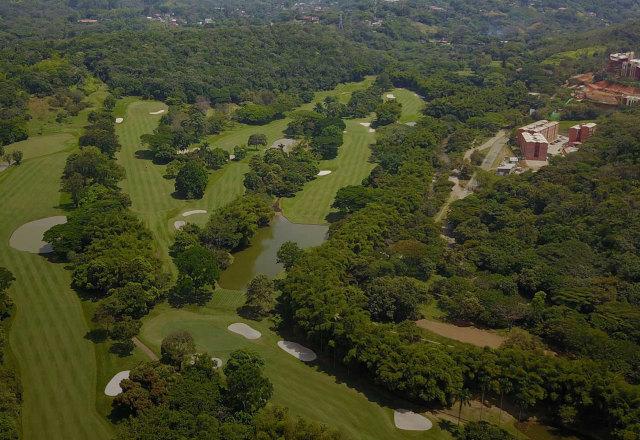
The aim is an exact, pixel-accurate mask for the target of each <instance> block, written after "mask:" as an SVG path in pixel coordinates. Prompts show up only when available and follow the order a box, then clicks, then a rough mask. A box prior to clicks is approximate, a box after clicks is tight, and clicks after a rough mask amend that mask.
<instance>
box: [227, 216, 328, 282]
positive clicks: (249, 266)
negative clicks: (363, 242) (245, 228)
mask: <svg viewBox="0 0 640 440" xmlns="http://www.w3.org/2000/svg"><path fill="white" fill-rule="evenodd" d="M328 230H329V228H328V226H325V225H303V224H298V223H291V222H290V221H289V220H287V219H286V217H284V216H283V215H280V214H278V215H276V216H275V218H274V219H273V221H272V222H271V225H270V226H269V227H268V228H262V229H259V230H258V232H257V233H256V235H255V237H254V238H253V240H252V244H251V246H249V247H248V248H247V249H244V250H242V251H240V252H238V253H236V254H234V260H233V263H232V264H231V266H230V267H229V268H228V269H227V270H225V271H224V272H223V274H222V276H221V277H220V281H219V284H220V286H221V287H223V288H225V289H234V290H240V289H244V288H246V287H247V284H249V282H250V281H251V280H252V279H253V277H255V276H256V275H258V274H264V275H267V276H269V277H274V276H276V275H277V274H278V273H280V272H281V271H282V270H283V269H284V268H283V267H282V265H281V264H278V263H277V261H276V260H277V253H278V250H279V249H280V246H282V244H283V243H284V242H285V241H295V242H296V243H298V246H300V247H301V248H303V249H305V248H309V247H313V246H319V245H321V244H322V243H323V242H324V241H325V240H326V238H327V232H328Z"/></svg>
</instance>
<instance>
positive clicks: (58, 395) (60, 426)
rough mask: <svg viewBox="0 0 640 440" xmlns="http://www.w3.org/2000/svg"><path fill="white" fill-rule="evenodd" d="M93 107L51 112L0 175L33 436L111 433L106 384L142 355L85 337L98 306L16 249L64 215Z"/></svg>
mask: <svg viewBox="0 0 640 440" xmlns="http://www.w3.org/2000/svg"><path fill="white" fill-rule="evenodd" d="M94 89H95V91H94V93H93V94H91V95H90V96H88V98H87V101H88V102H90V103H91V104H93V105H97V104H99V103H101V101H102V99H103V98H104V96H105V93H106V91H105V88H104V86H102V85H100V84H96V85H95V87H94ZM89 111H90V109H85V110H84V111H82V112H81V113H80V114H79V115H78V116H77V117H74V118H70V120H68V121H66V122H65V123H62V124H55V122H51V121H48V120H46V115H45V113H44V110H43V111H42V112H41V113H40V115H41V117H42V121H45V122H42V121H41V122H40V124H41V127H42V128H43V130H42V131H43V132H44V133H46V134H44V135H40V136H32V137H31V138H29V139H28V140H26V141H23V142H19V143H16V144H12V145H10V146H8V147H7V150H8V151H12V150H14V149H20V150H22V151H23V152H24V161H23V163H22V165H20V166H19V167H11V168H9V169H8V170H6V171H4V172H2V173H0V206H2V212H3V214H6V215H2V216H0V265H2V266H6V267H7V268H8V269H10V270H11V271H12V272H13V273H14V275H15V277H16V282H15V283H14V285H13V287H12V288H11V291H10V294H11V296H12V298H13V299H14V301H15V303H16V313H15V318H14V320H13V326H12V328H11V332H10V335H9V344H10V347H11V352H12V353H11V354H12V358H13V359H15V361H16V363H17V366H18V368H19V372H20V377H21V380H22V385H23V390H24V403H23V406H22V431H23V438H28V439H52V438H55V439H58V438H60V439H70V440H74V439H79V440H84V439H88V438H91V439H108V438H110V437H111V434H112V427H111V425H110V424H109V423H108V421H107V420H106V418H104V416H105V415H106V414H107V413H108V412H109V411H110V402H109V401H108V400H107V398H106V396H104V394H103V390H104V386H105V384H106V382H107V381H108V380H109V379H111V377H112V376H113V374H114V373H115V372H117V371H121V370H124V369H128V368H131V366H132V365H134V363H136V362H137V361H139V360H140V359H142V355H141V354H140V353H139V352H138V351H137V350H136V351H135V352H134V355H133V356H131V357H128V358H119V357H117V356H115V355H113V354H111V353H109V351H108V347H109V344H107V343H101V344H94V343H93V342H91V341H90V340H88V339H87V338H86V337H85V336H86V334H87V332H88V331H89V329H90V327H89V323H90V317H91V314H92V310H93V307H94V306H95V305H94V304H92V303H88V302H82V301H80V299H79V297H78V295H77V294H76V292H75V291H73V290H72V289H71V287H70V275H69V272H68V271H67V270H66V269H65V268H64V265H63V264H59V263H52V262H50V261H48V260H47V259H46V258H44V257H42V256H38V255H32V254H28V253H25V252H20V251H16V250H14V249H12V248H11V247H9V237H10V236H11V233H12V232H13V231H14V230H15V229H16V228H17V227H18V226H20V225H22V224H24V223H26V222H29V221H32V220H36V219H39V218H43V217H49V216H53V215H61V214H64V212H63V211H62V209H60V208H59V205H60V204H61V202H64V201H66V198H65V197H62V196H61V194H60V192H59V188H60V176H61V174H62V170H63V168H64V163H65V161H66V158H67V156H68V155H69V154H70V153H71V152H73V151H74V150H75V149H76V148H77V137H78V136H79V134H80V133H81V131H82V127H83V126H84V125H85V124H86V118H87V114H88V112H89Z"/></svg>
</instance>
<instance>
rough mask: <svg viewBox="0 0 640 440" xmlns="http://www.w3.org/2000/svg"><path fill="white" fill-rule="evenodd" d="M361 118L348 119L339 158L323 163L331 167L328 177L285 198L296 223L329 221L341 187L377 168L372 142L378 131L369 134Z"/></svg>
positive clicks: (285, 208)
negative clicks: (371, 161)
mask: <svg viewBox="0 0 640 440" xmlns="http://www.w3.org/2000/svg"><path fill="white" fill-rule="evenodd" d="M363 121H365V119H359V120H346V121H345V122H346V124H347V133H345V135H344V143H343V144H342V146H341V147H340V150H339V152H338V157H336V158H335V159H332V160H323V161H321V162H320V169H321V170H330V171H331V174H329V175H328V176H322V177H318V178H316V179H315V180H312V181H311V182H308V183H307V184H306V185H305V186H304V189H303V190H302V191H300V192H299V193H298V194H296V195H295V197H293V198H288V199H282V208H283V211H284V214H285V216H286V217H287V218H288V219H289V220H290V221H292V222H294V223H317V224H320V223H326V217H327V214H329V213H330V212H331V204H332V203H333V200H334V199H335V196H336V193H337V192H338V190H339V189H340V188H342V187H344V186H347V185H358V184H360V182H362V179H364V178H365V177H367V176H368V175H369V173H370V172H371V170H372V169H373V167H374V164H373V163H370V162H369V156H370V155H371V150H370V148H369V145H370V144H372V143H373V142H374V141H375V133H369V129H368V128H367V127H363V126H362V125H360V122H363Z"/></svg>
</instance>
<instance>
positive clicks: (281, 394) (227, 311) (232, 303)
mask: <svg viewBox="0 0 640 440" xmlns="http://www.w3.org/2000/svg"><path fill="white" fill-rule="evenodd" d="M243 301H244V296H243V295H242V294H241V293H239V292H235V291H225V290H218V291H216V292H215V295H214V300H213V301H211V302H210V303H209V305H208V306H207V307H205V308H200V309H196V308H193V309H189V310H176V309H170V308H169V307H167V306H161V307H158V308H156V310H155V311H154V312H153V313H152V315H151V316H150V317H149V318H147V319H145V325H144V327H143V329H142V332H141V337H142V339H143V341H144V342H145V343H146V344H148V345H149V346H150V347H152V348H153V349H154V350H156V352H159V346H160V342H161V341H162V338H163V337H164V336H166V335H167V334H169V333H170V332H172V331H176V330H187V331H189V332H190V333H191V334H192V335H193V336H194V338H195V340H196V344H197V347H198V350H200V351H207V352H209V353H211V354H212V355H214V356H216V357H220V358H221V359H223V361H225V362H226V360H227V359H228V357H229V353H230V352H232V351H233V350H236V349H239V348H248V349H251V350H253V351H255V352H257V353H259V354H260V355H261V356H263V357H264V359H265V361H266V374H267V375H268V376H269V378H270V380H271V381H272V382H273V384H274V397H273V402H274V403H276V404H280V405H285V406H288V407H289V408H290V409H291V412H292V413H293V414H296V415H303V416H306V417H309V418H310V419H313V420H316V421H319V422H322V423H325V424H327V425H330V426H333V427H335V428H338V429H340V430H342V431H344V432H345V433H346V434H349V435H350V437H351V438H353V439H363V440H365V439H366V440H369V439H371V440H374V439H376V440H378V439H448V438H450V436H449V435H448V434H447V433H445V432H443V431H441V430H440V429H439V428H438V426H437V425H436V424H434V428H433V429H432V430H431V431H428V432H423V433H417V432H406V431H400V430H398V429H397V428H395V426H394V424H393V409H394V408H397V407H403V408H412V407H411V405H410V404H409V403H407V402H402V401H398V400H397V399H394V398H392V397H391V396H388V395H385V394H382V393H381V392H380V390H378V389H374V388H372V387H371V386H370V385H368V384H367V382H366V381H365V380H359V379H358V376H359V374H358V373H352V374H348V373H347V372H346V371H342V370H334V369H333V367H332V360H331V359H325V358H320V360H319V361H317V362H314V363H311V364H305V363H303V362H301V361H299V360H297V359H295V358H294V357H293V356H291V355H289V354H287V353H285V352H284V351H282V350H281V349H280V348H278V346H277V345H276V344H277V342H278V341H279V340H281V339H283V338H282V337H281V336H278V335H277V334H276V333H274V332H273V331H272V330H271V329H270V325H269V322H268V321H262V322H255V321H246V320H244V319H242V318H240V317H238V316H237V315H236V313H235V309H236V308H237V307H238V306H240V305H241V304H242V303H243ZM234 322H246V323H247V324H249V325H250V326H251V327H253V328H255V329H256V330H259V331H260V332H261V333H262V337H261V338H260V339H257V340H254V341H249V340H247V339H245V338H243V337H242V336H240V335H236V334H234V333H231V332H230V331H228V330H227V326H228V325H229V324H231V323H234ZM327 373H328V374H327Z"/></svg>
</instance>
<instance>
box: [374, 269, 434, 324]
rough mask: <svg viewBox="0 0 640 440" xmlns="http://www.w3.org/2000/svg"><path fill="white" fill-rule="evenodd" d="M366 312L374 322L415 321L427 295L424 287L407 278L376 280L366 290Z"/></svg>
mask: <svg viewBox="0 0 640 440" xmlns="http://www.w3.org/2000/svg"><path fill="white" fill-rule="evenodd" d="M367 296H368V307H367V308H368V310H369V312H370V313H371V317H372V318H373V319H374V320H376V321H383V322H384V321H392V322H394V321H395V322H401V321H404V320H406V319H415V318H416V317H417V313H418V306H419V305H420V304H421V303H423V302H425V301H426V299H427V297H428V294H427V288H426V286H425V285H423V284H422V283H420V282H419V281H417V280H415V279H413V278H409V277H382V278H376V279H375V280H373V281H372V282H371V284H370V285H369V287H368V288H367Z"/></svg>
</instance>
